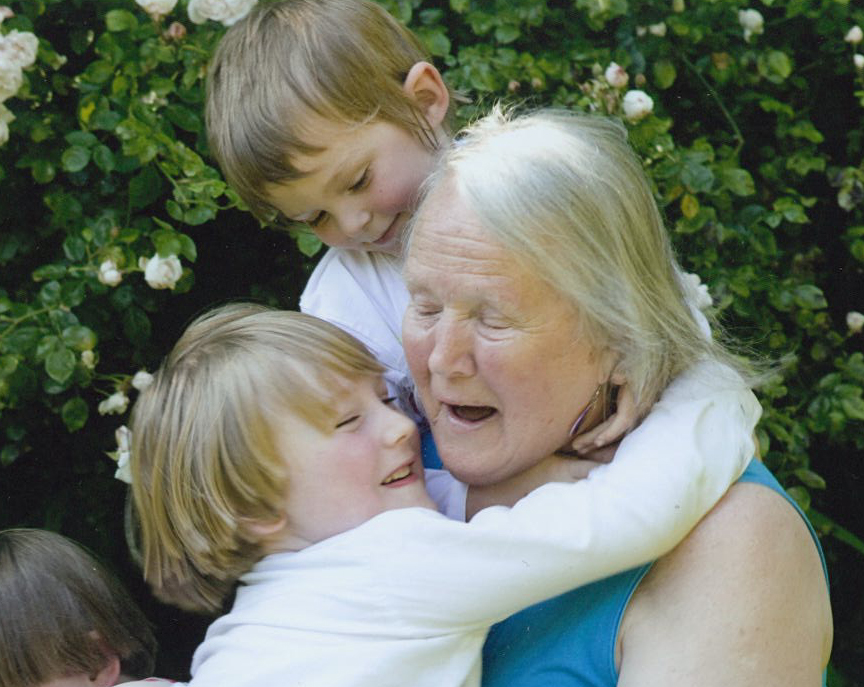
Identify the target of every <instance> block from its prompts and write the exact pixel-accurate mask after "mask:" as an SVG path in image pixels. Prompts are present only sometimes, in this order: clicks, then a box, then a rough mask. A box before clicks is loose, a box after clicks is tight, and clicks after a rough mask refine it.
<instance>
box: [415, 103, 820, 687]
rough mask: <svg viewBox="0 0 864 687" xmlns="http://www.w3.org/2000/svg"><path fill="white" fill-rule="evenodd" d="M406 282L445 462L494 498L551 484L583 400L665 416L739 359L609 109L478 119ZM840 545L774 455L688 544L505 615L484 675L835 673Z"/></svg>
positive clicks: (578, 681)
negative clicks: (780, 480) (834, 578)
mask: <svg viewBox="0 0 864 687" xmlns="http://www.w3.org/2000/svg"><path fill="white" fill-rule="evenodd" d="M405 277H406V281H407V284H408V287H409V291H410V292H411V304H410V306H409V309H408V312H407V313H406V317H405V321H404V326H403V337H404V345H405V350H406V357H407V359H408V362H409V365H410V367H411V371H412V374H413V376H414V379H415V382H416V384H417V388H418V392H419V397H420V399H421V401H422V404H423V406H424V409H425V411H426V414H427V416H428V417H429V420H430V423H431V426H432V431H433V435H434V437H435V442H436V445H437V448H438V452H439V454H440V456H441V459H442V461H443V463H444V466H445V467H447V468H448V469H449V470H450V471H451V472H452V473H453V474H454V475H455V476H456V477H458V478H459V479H461V480H463V481H465V482H467V483H468V484H470V485H472V486H473V487H475V489H472V492H474V493H475V495H476V494H480V493H482V491H483V490H484V489H488V490H489V491H490V493H493V494H499V493H507V492H508V491H509V492H510V493H519V492H524V491H526V490H527V489H529V488H531V487H532V486H534V485H535V484H536V483H537V481H538V479H539V480H542V479H543V477H542V476H543V475H544V474H545V473H544V466H543V463H544V461H546V460H548V458H547V456H549V455H550V454H552V453H554V452H555V451H556V450H557V449H560V448H563V447H567V446H568V445H569V443H570V441H571V438H570V436H569V432H570V429H571V428H572V425H573V420H574V417H575V416H577V414H582V413H583V411H584V410H585V409H588V411H589V412H588V413H587V414H586V415H585V417H584V422H583V425H582V429H589V430H590V428H591V427H592V426H595V425H597V424H598V423H599V422H601V421H602V419H603V416H604V412H605V410H606V408H605V403H604V402H602V401H603V400H604V399H606V398H607V397H609V396H610V395H611V392H609V391H608V390H609V389H611V388H612V387H614V386H616V385H620V384H626V385H627V386H628V388H629V389H630V393H631V394H632V396H633V398H634V399H635V403H636V405H637V408H638V409H639V411H640V412H641V413H645V412H648V411H650V410H651V409H652V406H654V404H655V402H656V401H657V399H658V398H659V397H660V395H661V393H662V392H663V390H664V389H665V388H666V387H667V386H668V385H669V384H670V383H671V381H672V380H673V379H675V378H676V377H677V376H679V375H680V374H681V373H683V372H685V371H687V370H692V369H694V367H697V366H699V365H706V363H707V368H706V369H711V365H715V366H719V365H727V364H730V361H731V360H732V359H731V357H730V356H729V355H728V354H727V353H726V352H725V351H724V350H723V349H722V347H720V346H719V345H718V344H717V343H716V342H714V341H712V340H711V339H710V338H709V337H706V336H705V334H704V333H703V332H702V331H700V328H699V326H698V324H697V323H696V320H695V319H694V317H693V315H692V313H691V310H690V308H689V307H688V305H687V299H686V298H685V295H684V289H683V286H682V283H681V280H680V277H679V272H678V270H677V268H676V265H675V261H674V258H673V255H672V251H671V249H670V246H669V240H668V236H667V234H666V231H665V228H664V226H663V222H662V219H661V217H660V214H659V212H658V209H657V207H656V204H655V201H654V198H653V195H652V192H651V187H650V185H649V183H648V181H647V179H646V177H645V175H644V173H643V171H642V169H641V165H640V163H639V160H638V158H636V156H635V155H634V154H633V152H632V151H631V150H630V148H629V146H628V145H627V142H626V135H625V133H624V132H623V130H622V129H621V127H620V126H619V125H616V124H614V123H612V122H610V121H609V120H606V119H603V118H595V117H588V116H580V115H576V114H569V113H565V112H558V111H541V112H538V113H535V114H531V115H527V116H523V117H517V118H514V119H512V120H509V119H508V118H507V117H505V116H503V115H501V114H500V113H494V114H492V115H490V116H489V117H487V118H485V119H484V120H481V121H480V122H478V123H477V124H476V125H474V126H473V127H471V128H470V129H469V130H468V131H467V133H466V134H465V136H464V137H463V138H462V140H461V143H460V144H459V145H458V146H456V147H455V148H453V149H452V150H451V151H449V152H448V153H447V154H446V155H445V158H444V159H443V160H442V161H441V164H440V165H439V167H438V169H437V171H436V173H435V174H434V175H433V177H432V178H431V179H430V180H429V182H428V184H427V192H426V195H425V198H424V200H423V202H422V204H421V206H420V208H419V210H418V212H417V214H416V216H415V222H414V229H413V233H412V235H411V237H410V239H409V242H408V244H407V248H406V262H405ZM714 369H719V367H715V368H714ZM706 383H709V384H710V383H711V380H710V379H708V380H706ZM598 389H599V392H598ZM598 398H599V399H600V400H599V401H597V400H596V399H598ZM669 427H670V432H669V442H670V443H671V442H675V441H676V440H677V438H678V437H677V433H676V419H675V418H669ZM551 525H552V523H550V526H551ZM820 558H821V552H820V550H819V548H818V541H817V540H816V538H815V534H814V533H813V531H812V528H810V527H809V524H808V523H807V522H806V520H805V519H804V517H803V514H801V513H800V512H796V507H795V506H794V504H793V503H792V502H791V500H790V499H789V498H788V497H786V496H785V493H784V492H783V490H782V488H781V487H780V486H779V485H778V484H777V483H776V481H775V480H774V479H773V477H772V476H771V475H770V473H768V471H767V470H766V469H765V468H764V466H762V464H761V463H759V462H758V461H757V460H754V462H753V464H752V465H751V466H750V468H748V470H747V472H746V473H745V475H744V476H743V477H742V479H741V480H740V481H739V483H738V484H736V485H734V486H733V487H732V488H731V489H730V491H729V492H728V493H727V494H726V496H725V497H724V498H723V499H722V500H721V502H720V504H719V505H718V506H717V507H716V508H715V509H714V510H713V511H712V512H711V513H710V514H709V515H708V516H706V518H705V519H704V520H703V521H702V522H701V523H700V524H699V525H698V526H697V527H696V529H695V530H694V531H693V532H692V533H691V534H690V535H689V536H688V538H687V539H685V541H684V542H683V543H682V544H680V545H679V546H678V547H677V548H676V549H675V550H674V551H673V552H672V553H670V554H668V555H666V556H665V557H663V558H661V559H660V560H658V561H656V562H655V563H653V564H651V565H647V566H643V567H641V568H638V569H635V570H632V571H629V572H626V573H623V574H621V575H617V576H615V577H612V578H608V579H606V580H603V581H601V582H598V583H596V584H594V585H590V586H588V587H583V588H582V589H580V590H576V591H574V592H571V593H570V594H567V595H564V596H562V597H558V598H557V599H553V600H552V601H549V602H547V603H545V604H541V605H539V606H535V607H533V608H531V609H528V610H526V611H524V612H522V613H520V614H518V615H516V616H513V617H512V618H510V619H509V620H507V621H505V622H504V623H502V624H500V625H499V626H497V627H496V628H494V629H493V632H492V634H491V635H490V638H489V640H488V641H487V645H486V651H485V656H484V685H486V686H487V687H499V686H501V687H505V686H506V687H522V686H525V687H528V686H529V685H530V686H532V687H536V685H541V684H542V685H544V687H546V686H549V685H562V686H563V685H574V686H575V685H580V686H583V685H602V686H606V687H611V686H612V685H616V684H617V685H639V686H640V687H646V686H649V685H655V684H656V685H663V686H664V687H670V686H672V687H674V686H678V685H681V686H682V687H683V686H684V685H687V686H688V687H690V686H692V685H700V686H712V685H717V686H718V687H719V686H720V685H723V686H724V687H725V686H726V685H733V684H734V685H754V686H755V685H759V686H760V687H761V686H763V685H767V684H776V685H784V686H788V685H802V686H803V685H817V684H820V681H821V680H822V679H824V678H823V676H824V673H823V670H824V667H825V665H826V664H827V660H828V655H829V652H830V647H831V641H832V627H831V611H830V605H829V601H828V592H827V585H826V576H825V568H824V562H823V561H821V560H820Z"/></svg>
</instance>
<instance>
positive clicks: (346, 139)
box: [266, 118, 444, 255]
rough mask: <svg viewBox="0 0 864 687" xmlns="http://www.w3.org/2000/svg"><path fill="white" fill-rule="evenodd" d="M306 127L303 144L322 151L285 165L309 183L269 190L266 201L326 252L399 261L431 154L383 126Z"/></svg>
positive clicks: (407, 135) (396, 128) (417, 142)
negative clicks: (377, 255) (315, 238)
mask: <svg viewBox="0 0 864 687" xmlns="http://www.w3.org/2000/svg"><path fill="white" fill-rule="evenodd" d="M309 128H310V129H311V130H313V131H315V135H314V137H313V139H312V140H311V141H309V143H310V144H312V145H314V146H316V147H319V146H320V147H321V148H323V149H324V150H323V152H320V153H317V154H315V155H310V156H299V157H297V158H296V159H294V160H292V164H293V165H294V166H295V167H296V168H297V169H299V170H301V171H303V172H307V173H308V176H306V177H304V178H302V179H299V180H296V181H292V182H288V183H285V184H270V185H269V187H268V188H267V189H266V192H267V194H268V196H269V201H270V202H271V203H272V204H273V206H274V207H276V208H277V209H278V210H279V211H280V212H281V213H282V214H283V215H285V217H287V218H289V219H291V220H295V221H297V222H302V223H306V224H308V225H309V228H310V229H311V231H313V232H315V234H316V236H318V238H320V239H321V241H322V242H324V243H325V244H327V245H328V246H338V247H342V248H352V249H355V250H363V251H378V252H383V253H390V254H391V255H396V254H398V253H399V252H400V250H401V238H402V232H403V230H404V228H405V224H406V222H407V221H408V219H409V218H410V217H411V213H412V212H413V211H414V206H415V203H416V202H417V194H418V191H419V189H420V185H421V184H422V183H423V181H424V180H425V179H426V177H427V176H428V175H429V173H430V172H431V171H432V168H433V166H434V161H435V153H434V151H432V150H429V149H428V148H427V147H425V146H424V145H423V143H422V142H421V141H420V140H419V139H418V138H417V136H416V135H414V134H413V133H412V132H409V131H406V130H405V129H402V128H401V127H399V126H396V125H394V124H389V123H387V122H381V121H377V122H371V123H369V124H365V125H353V126H349V125H346V124H339V123H333V122H329V121H327V120H325V119H320V118H318V119H317V121H316V122H314V123H313V124H312V125H310V127H309ZM438 134H439V140H444V134H443V131H439V132H438Z"/></svg>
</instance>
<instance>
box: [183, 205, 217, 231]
mask: <svg viewBox="0 0 864 687" xmlns="http://www.w3.org/2000/svg"><path fill="white" fill-rule="evenodd" d="M214 217H216V210H215V208H212V207H210V206H208V205H196V206H195V207H194V208H190V209H189V210H187V211H186V212H184V213H183V221H184V222H185V223H186V224H189V225H191V226H193V227H195V226H198V225H199V224H204V222H209V221H210V220H211V219H213V218H214Z"/></svg>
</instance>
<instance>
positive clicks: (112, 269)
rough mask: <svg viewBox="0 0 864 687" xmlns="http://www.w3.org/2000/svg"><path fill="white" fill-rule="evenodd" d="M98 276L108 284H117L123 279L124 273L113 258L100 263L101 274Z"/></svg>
mask: <svg viewBox="0 0 864 687" xmlns="http://www.w3.org/2000/svg"><path fill="white" fill-rule="evenodd" d="M97 278H98V279H99V281H100V282H102V283H103V284H105V285H106V286H117V284H119V283H120V282H121V281H122V280H123V274H122V273H121V272H120V270H119V269H117V263H116V262H114V261H113V260H106V261H105V262H103V263H102V264H101V265H99V274H98V275H97Z"/></svg>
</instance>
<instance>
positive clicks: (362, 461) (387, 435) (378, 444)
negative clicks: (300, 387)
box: [273, 376, 435, 550]
mask: <svg viewBox="0 0 864 687" xmlns="http://www.w3.org/2000/svg"><path fill="white" fill-rule="evenodd" d="M337 398H338V400H337V401H336V407H335V408H334V411H335V414H334V416H333V419H332V421H331V420H328V422H327V424H326V425H325V426H324V427H323V428H318V427H315V426H314V425H312V424H310V423H308V422H306V421H304V420H302V419H301V418H299V417H297V415H296V414H288V416H287V417H286V418H285V419H284V421H282V422H281V423H280V425H279V427H278V428H277V441H278V445H279V447H280V450H281V451H282V455H283V457H284V459H285V461H286V463H287V464H288V479H287V482H288V488H287V494H286V503H287V506H286V509H285V516H286V522H285V529H284V537H280V538H279V541H278V542H276V543H275V544H274V546H273V548H274V549H275V550H280V549H289V550H293V549H300V548H304V547H306V546H309V545H311V544H314V543H316V542H319V541H321V540H323V539H326V538H328V537H332V536H334V535H336V534H340V533H341V532H345V531H347V530H349V529H352V528H354V527H357V526H358V525H360V524H362V523H364V522H366V521H367V520H369V519H370V518H372V517H374V516H376V515H379V514H380V513H383V512H385V511H388V510H395V509H397V508H409V507H412V506H420V507H425V508H434V507H435V506H434V505H433V503H432V501H431V499H430V498H429V496H428V494H427V493H426V487H425V483H424V477H423V464H422V461H421V459H420V439H419V435H418V432H417V427H416V426H415V425H414V422H413V421H411V420H410V419H409V418H408V417H406V416H405V415H403V414H402V413H401V412H399V411H398V410H396V409H395V408H393V407H392V405H391V403H392V400H391V399H389V398H387V389H386V386H385V385H384V380H383V379H382V378H380V377H374V376H366V377H360V378H358V379H356V380H346V381H345V387H344V390H342V392H341V393H340V394H339V395H338V397H337Z"/></svg>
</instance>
